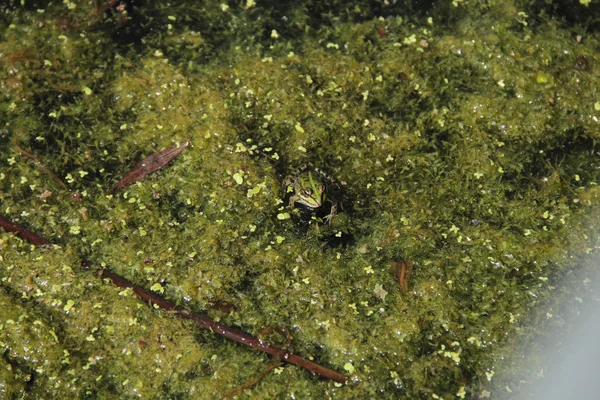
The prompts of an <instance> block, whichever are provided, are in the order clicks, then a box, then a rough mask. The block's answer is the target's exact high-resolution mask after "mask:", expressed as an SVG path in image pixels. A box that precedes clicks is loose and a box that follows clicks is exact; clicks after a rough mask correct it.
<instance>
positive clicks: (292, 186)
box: [283, 165, 340, 225]
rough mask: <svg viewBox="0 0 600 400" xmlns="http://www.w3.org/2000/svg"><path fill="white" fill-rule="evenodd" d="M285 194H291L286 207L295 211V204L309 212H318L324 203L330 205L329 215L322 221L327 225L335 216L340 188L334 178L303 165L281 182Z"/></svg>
mask: <svg viewBox="0 0 600 400" xmlns="http://www.w3.org/2000/svg"><path fill="white" fill-rule="evenodd" d="M283 185H284V187H285V190H286V192H287V193H291V196H290V199H289V205H288V207H289V208H290V210H294V209H295V205H296V203H298V204H302V205H304V206H306V207H307V208H308V209H309V210H315V211H316V210H318V209H320V208H321V207H322V206H323V205H324V204H325V203H330V204H331V209H330V211H329V214H328V215H326V216H325V217H324V218H323V219H324V220H325V222H326V223H327V224H329V225H331V221H332V219H333V217H335V216H336V215H337V209H338V203H339V198H338V196H339V194H340V186H339V185H338V183H337V182H336V180H335V179H334V178H332V177H331V176H329V175H328V174H327V173H326V172H325V171H323V170H322V169H319V168H314V167H311V166H309V165H303V166H301V167H300V168H297V169H296V170H294V171H293V172H292V173H291V174H290V175H288V176H286V177H285V179H284V180H283Z"/></svg>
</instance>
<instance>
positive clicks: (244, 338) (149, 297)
mask: <svg viewBox="0 0 600 400" xmlns="http://www.w3.org/2000/svg"><path fill="white" fill-rule="evenodd" d="M0 227H2V228H4V229H5V230H6V231H8V232H16V233H17V234H19V235H20V236H21V237H23V238H24V239H26V240H29V241H30V242H31V243H32V244H34V245H36V246H45V245H49V244H50V242H49V241H47V240H46V239H44V238H42V237H41V236H38V235H36V234H35V233H32V232H29V231H28V230H26V229H25V228H23V227H20V226H19V225H16V224H14V223H12V222H10V221H9V220H7V219H4V218H2V217H0ZM100 277H101V278H102V279H109V280H110V281H112V283H113V284H114V285H115V286H118V287H121V288H131V289H132V290H133V292H134V293H135V294H136V295H138V296H139V297H140V298H141V299H142V300H144V301H146V302H148V303H150V304H156V305H157V306H159V307H160V308H162V309H163V310H167V311H173V312H174V313H175V314H176V315H177V316H179V317H181V318H184V319H189V320H190V321H193V322H195V323H196V324H197V325H200V326H201V327H202V328H206V329H209V330H211V331H213V332H215V333H217V334H219V335H221V336H225V337H226V338H228V339H231V340H233V341H235V342H238V343H241V344H244V345H246V346H250V347H252V348H254V349H257V350H260V351H263V352H265V353H267V354H270V355H272V356H274V357H275V358H279V357H281V360H283V361H284V362H287V363H290V364H295V365H298V366H300V367H303V368H305V369H307V370H309V371H311V372H314V373H316V374H317V375H320V376H321V377H323V378H326V379H331V380H333V381H336V382H341V383H344V382H346V380H347V377H346V376H345V375H343V374H341V373H339V372H337V371H334V370H332V369H329V368H327V367H324V366H322V365H319V364H317V363H314V362H311V361H308V360H305V359H303V358H301V357H299V356H297V355H295V354H293V353H291V352H289V351H287V350H284V349H281V348H279V347H276V346H271V345H269V344H267V343H265V342H264V341H262V340H261V339H259V338H257V337H254V336H252V335H249V334H247V333H244V332H242V331H238V330H237V329H233V328H230V327H228V326H227V325H224V324H221V323H219V322H217V321H214V320H212V319H210V318H208V317H207V316H204V315H201V314H197V313H195V312H192V311H190V310H187V309H185V308H183V307H179V306H177V305H176V304H174V303H172V302H170V301H169V300H167V299H165V298H163V297H161V296H159V295H157V294H155V293H152V292H150V291H148V290H146V289H144V288H143V287H141V286H138V285H135V284H133V283H131V282H129V281H128V280H127V279H125V278H123V277H122V276H120V275H117V274H115V273H114V272H110V271H107V270H105V269H104V270H102V272H101V273H100Z"/></svg>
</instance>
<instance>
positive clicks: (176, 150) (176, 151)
mask: <svg viewBox="0 0 600 400" xmlns="http://www.w3.org/2000/svg"><path fill="white" fill-rule="evenodd" d="M189 144H190V138H188V139H187V140H186V141H185V142H183V143H182V144H181V146H173V147H169V148H167V149H163V150H161V151H157V152H156V153H154V154H152V155H150V156H148V157H146V158H144V159H143V160H142V161H140V162H139V163H137V164H136V165H135V166H134V167H133V168H132V169H130V170H129V172H127V173H126V174H125V175H124V176H123V178H122V179H121V180H120V181H119V182H117V183H115V185H114V186H113V187H111V188H110V189H109V190H108V193H112V192H114V191H115V190H118V189H122V188H124V187H126V186H129V185H131V184H132V183H135V182H137V181H140V180H142V179H144V177H145V176H146V175H148V174H151V173H152V172H155V171H158V170H159V169H161V168H162V167H164V166H165V165H167V164H168V163H170V162H171V161H172V160H173V159H174V158H176V157H177V156H179V155H180V154H181V152H182V151H183V150H184V149H185V148H186V147H187V146H188V145H189Z"/></svg>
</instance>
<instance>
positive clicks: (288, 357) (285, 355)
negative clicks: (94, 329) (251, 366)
mask: <svg viewBox="0 0 600 400" xmlns="http://www.w3.org/2000/svg"><path fill="white" fill-rule="evenodd" d="M101 277H102V278H106V279H110V280H111V281H112V283H113V284H115V285H116V286H118V287H121V288H131V289H133V292H134V293H135V294H136V295H138V296H139V297H140V298H141V299H142V300H144V301H147V302H149V303H151V304H156V305H157V306H159V307H160V308H162V309H163V310H167V311H173V312H174V313H175V314H176V315H177V316H179V317H181V318H184V319H189V320H191V321H193V322H195V323H196V324H198V325H200V326H201V327H202V328H206V329H209V330H211V331H213V332H215V333H217V334H219V335H222V336H225V337H226V338H228V339H231V340H233V341H235V342H238V343H242V344H245V345H246V346H250V347H252V348H255V349H257V350H260V351H263V352H265V353H267V354H270V355H272V356H277V355H278V354H282V359H283V361H285V362H287V363H290V364H295V365H298V366H300V367H303V368H306V369H307V370H309V371H311V372H314V373H316V374H318V375H320V376H321V377H323V378H326V379H331V380H333V381H336V382H342V383H343V382H346V379H347V378H346V376H345V375H343V374H341V373H339V372H337V371H334V370H331V369H329V368H326V367H324V366H322V365H319V364H317V363H314V362H311V361H308V360H305V359H303V358H301V357H299V356H297V355H295V354H293V353H290V352H288V351H285V350H283V349H280V348H278V347H275V346H271V345H269V344H267V343H265V342H263V341H261V340H260V339H258V338H256V337H254V336H252V335H248V334H247V333H244V332H242V331H238V330H237V329H233V328H230V327H228V326H226V325H223V324H221V323H219V322H217V321H214V320H212V319H210V318H208V317H206V316H204V315H201V314H196V313H195V312H192V311H190V310H187V309H185V308H182V307H178V306H176V305H175V304H174V303H172V302H170V301H168V300H166V299H164V298H163V297H161V296H159V295H157V294H155V293H152V292H149V291H148V290H146V289H144V288H142V287H141V286H138V285H135V284H133V283H131V282H129V281H128V280H127V279H125V278H123V277H121V276H119V275H117V274H115V273H113V272H110V271H107V270H103V271H102V274H101Z"/></svg>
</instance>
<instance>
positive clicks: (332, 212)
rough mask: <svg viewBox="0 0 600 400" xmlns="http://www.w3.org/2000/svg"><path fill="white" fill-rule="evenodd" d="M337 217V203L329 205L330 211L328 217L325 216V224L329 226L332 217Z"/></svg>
mask: <svg viewBox="0 0 600 400" xmlns="http://www.w3.org/2000/svg"><path fill="white" fill-rule="evenodd" d="M336 215H337V202H335V203H331V210H330V211H329V215H326V216H325V218H324V219H325V222H326V223H328V224H329V225H331V220H332V219H333V217H335V216H336Z"/></svg>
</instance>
